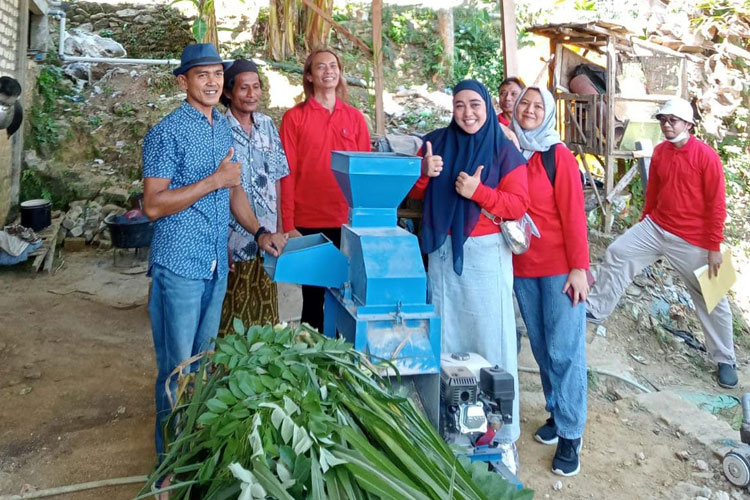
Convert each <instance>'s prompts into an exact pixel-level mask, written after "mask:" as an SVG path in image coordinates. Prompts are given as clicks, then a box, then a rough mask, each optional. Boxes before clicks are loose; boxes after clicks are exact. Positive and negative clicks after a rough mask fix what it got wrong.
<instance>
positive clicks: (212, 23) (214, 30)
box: [201, 0, 219, 51]
mask: <svg viewBox="0 0 750 500" xmlns="http://www.w3.org/2000/svg"><path fill="white" fill-rule="evenodd" d="M206 4H208V5H206ZM201 12H202V15H201V16H202V17H203V20H204V21H205V22H206V27H207V28H208V29H207V30H206V36H205V37H204V38H203V43H212V44H213V45H214V47H216V50H217V51H218V50H219V30H218V26H217V25H216V9H215V8H214V2H213V0H201Z"/></svg>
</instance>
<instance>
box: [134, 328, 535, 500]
mask: <svg viewBox="0 0 750 500" xmlns="http://www.w3.org/2000/svg"><path fill="white" fill-rule="evenodd" d="M233 326H234V329H235V331H236V334H235V335H230V336H227V337H225V338H223V339H219V340H217V341H216V349H215V351H214V353H213V354H212V355H211V356H210V357H207V358H206V359H204V360H203V362H202V363H201V365H200V367H199V368H198V369H197V370H196V371H194V372H192V373H190V374H189V375H186V376H185V378H183V380H181V381H180V387H181V388H186V390H183V391H181V393H180V399H179V400H178V401H177V403H176V405H175V409H174V410H173V412H172V415H171V416H170V419H169V424H168V429H167V431H168V432H167V433H165V436H166V438H167V449H166V458H165V459H164V461H163V462H162V464H161V465H160V466H159V468H158V469H157V470H155V471H154V473H153V474H152V475H151V476H150V477H149V479H148V482H147V484H146V485H145V486H144V488H143V490H142V491H141V494H140V496H138V497H137V498H139V499H140V498H148V497H150V496H151V495H153V493H152V492H151V486H152V484H154V483H155V482H156V481H157V479H158V478H163V477H167V476H170V479H171V485H170V486H169V487H168V488H169V491H170V492H171V493H172V497H171V498H172V499H173V500H193V499H201V500H227V499H240V500H255V499H259V498H276V499H279V500H292V499H295V500H296V499H303V500H307V499H309V500H375V499H383V500H446V499H452V500H506V499H508V500H528V499H530V498H532V497H533V492H531V491H530V490H521V491H518V490H516V489H515V487H514V486H512V485H511V484H509V483H508V482H507V481H505V480H504V479H503V478H502V477H501V476H499V475H498V474H495V473H492V472H489V471H488V470H487V465H486V464H481V463H474V464H469V463H468V460H457V459H456V457H455V456H454V455H453V452H452V451H451V450H450V448H449V447H448V446H447V445H446V444H445V442H444V441H443V440H442V439H441V438H440V436H439V435H438V434H437V432H436V431H435V429H434V428H433V427H432V426H431V425H430V423H429V420H428V419H427V418H426V417H425V416H424V415H423V414H422V413H420V412H419V410H417V408H416V406H415V405H414V404H413V403H412V402H411V401H409V400H408V399H406V398H404V397H402V396H400V395H398V394H396V393H395V392H394V391H392V389H391V386H390V384H389V382H388V380H386V379H383V378H381V377H380V376H379V375H378V373H377V370H379V369H380V368H382V366H380V367H378V366H375V365H373V364H372V363H370V361H369V360H367V359H366V358H365V357H364V356H363V355H362V354H360V353H358V352H357V351H355V350H354V349H353V348H352V346H351V344H348V343H346V342H344V341H343V340H340V339H329V338H326V337H323V336H322V335H320V334H319V333H318V332H317V331H315V330H312V329H310V328H309V327H307V326H305V325H303V326H301V327H299V328H296V329H292V328H289V327H287V326H286V325H276V326H270V325H269V326H265V327H261V326H258V325H254V326H251V327H249V328H246V327H245V326H244V325H243V324H242V322H240V321H239V320H235V321H234V323H233Z"/></svg>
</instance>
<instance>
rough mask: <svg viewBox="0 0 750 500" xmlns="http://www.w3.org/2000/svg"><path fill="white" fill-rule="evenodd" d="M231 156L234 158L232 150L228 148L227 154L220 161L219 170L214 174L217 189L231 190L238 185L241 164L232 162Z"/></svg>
mask: <svg viewBox="0 0 750 500" xmlns="http://www.w3.org/2000/svg"><path fill="white" fill-rule="evenodd" d="M232 156H234V148H229V153H227V155H226V156H225V157H224V159H223V160H221V163H220V164H219V168H217V169H216V172H215V173H214V175H215V176H216V180H217V181H218V185H219V186H218V187H219V188H231V187H234V186H237V185H239V183H240V180H241V174H242V164H241V163H238V162H235V161H232Z"/></svg>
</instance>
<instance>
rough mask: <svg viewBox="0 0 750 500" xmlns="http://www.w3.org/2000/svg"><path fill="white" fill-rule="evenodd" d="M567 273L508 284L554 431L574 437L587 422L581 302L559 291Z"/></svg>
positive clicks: (584, 349)
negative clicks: (516, 302) (532, 354)
mask: <svg viewBox="0 0 750 500" xmlns="http://www.w3.org/2000/svg"><path fill="white" fill-rule="evenodd" d="M567 277H568V275H567V274H559V275H557V276H546V277H542V278H515V280H514V284H513V289H514V290H515V292H516V298H517V299H518V306H519V307H520V309H521V316H523V321H524V323H526V331H527V334H528V336H529V343H530V344H531V351H532V352H533V353H534V359H536V362H537V364H538V365H539V371H540V373H541V378H542V388H543V390H544V398H545V399H546V401H547V411H548V412H549V413H551V414H552V416H553V417H554V419H555V425H556V426H557V435H558V436H560V437H563V438H566V439H576V438H579V437H581V436H582V435H583V427H584V425H585V424H586V393H587V378H586V306H585V305H584V303H581V304H578V305H577V306H576V307H573V303H572V302H571V301H570V298H569V297H568V295H567V294H564V293H562V289H563V285H565V280H566V279H567Z"/></svg>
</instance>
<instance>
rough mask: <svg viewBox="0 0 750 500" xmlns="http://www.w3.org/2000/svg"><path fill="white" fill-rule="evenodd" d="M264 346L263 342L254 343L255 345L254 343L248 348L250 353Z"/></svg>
mask: <svg viewBox="0 0 750 500" xmlns="http://www.w3.org/2000/svg"><path fill="white" fill-rule="evenodd" d="M265 345H266V343H265V342H256V343H254V344H253V345H251V346H250V352H255V351H257V350H258V349H260V348H261V347H263V346H265Z"/></svg>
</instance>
